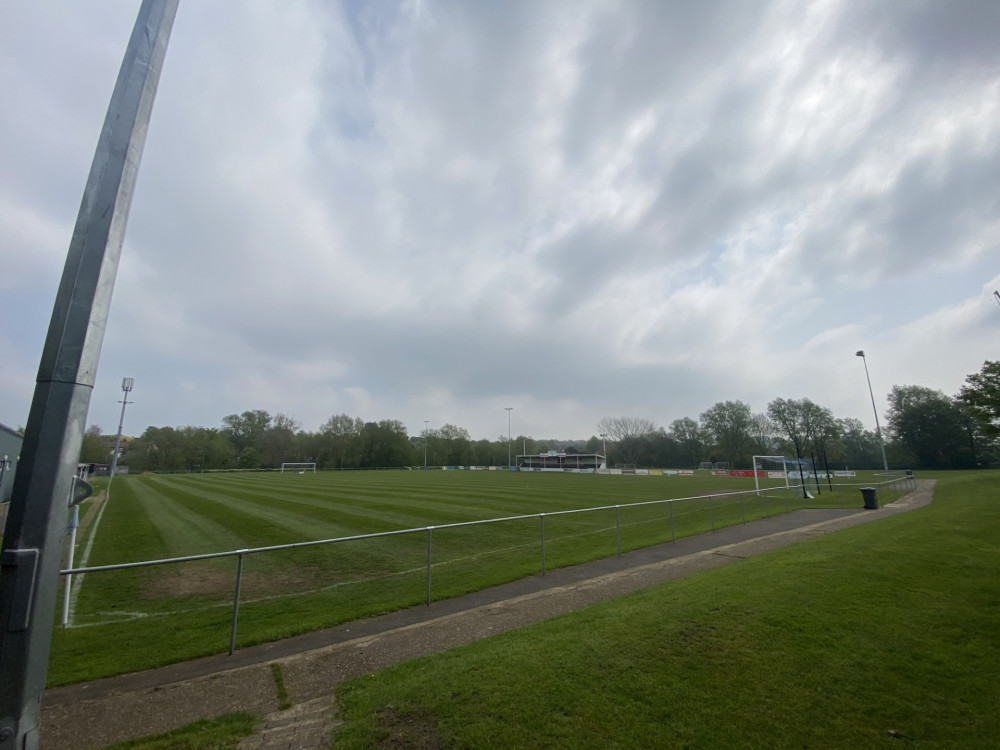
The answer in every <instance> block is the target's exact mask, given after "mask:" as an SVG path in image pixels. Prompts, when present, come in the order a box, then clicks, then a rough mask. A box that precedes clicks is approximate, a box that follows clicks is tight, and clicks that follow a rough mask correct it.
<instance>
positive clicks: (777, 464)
mask: <svg viewBox="0 0 1000 750" xmlns="http://www.w3.org/2000/svg"><path fill="white" fill-rule="evenodd" d="M798 466H799V462H798V461H796V460H795V459H794V458H785V457H784V456H754V457H753V482H754V487H755V488H756V490H757V494H758V495H759V494H761V492H762V491H763V492H769V491H775V490H782V491H784V492H788V491H789V490H791V488H792V487H794V486H796V485H798V484H800V481H799V475H798Z"/></svg>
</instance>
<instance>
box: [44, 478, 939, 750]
mask: <svg viewBox="0 0 1000 750" xmlns="http://www.w3.org/2000/svg"><path fill="white" fill-rule="evenodd" d="M933 488H934V482H933V481H928V480H922V481H920V482H919V483H918V486H917V489H916V490H915V491H914V492H911V493H909V494H908V495H906V496H904V497H903V498H901V499H900V500H898V501H896V502H895V503H891V504H889V505H885V506H882V507H880V508H879V509H878V510H860V509H851V510H801V511H795V512H793V513H788V514H783V515H781V516H775V517H772V518H769V519H764V520H761V521H753V522H751V523H748V524H745V525H740V526H731V527H726V528H723V529H719V530H718V531H716V532H713V533H709V534H704V535H702V536H699V537H685V538H682V539H678V540H677V541H676V542H674V543H666V544H662V545H657V546H656V547H650V548H646V549H642V550H635V551H634V552H629V553H626V554H623V555H621V556H616V557H612V558H606V559H604V560H595V561H593V562H590V563H586V564H583V565H578V566H574V567H572V568H560V569H557V570H553V571H549V572H548V573H547V574H546V575H545V576H533V577H531V578H527V579H523V580H521V581H515V582H513V583H510V584H504V585H503V586H497V587H494V588H492V589H488V590H485V591H480V592H475V593H473V594H469V595H466V596H463V597H458V598H456V599H449V600H445V601H440V602H434V603H432V604H431V605H430V606H420V607H413V608H410V609H407V610H402V611H400V612H393V613H390V614H387V615H383V616H380V617H373V618H370V619H367V620H361V621H357V622H352V623H345V624H344V625H341V626H339V627H336V628H330V629H328V630H324V631H318V632H316V633H308V634H305V635H302V636H298V637H296V638H289V639H286V640H283V641H278V642H275V643H268V644H261V645H259V646H253V647H250V648H246V649H242V650H240V651H237V652H236V654H234V655H233V656H231V657H230V656H225V655H219V656H211V657H206V658H203V659H197V660H194V661H190V662H184V663H182V664H175V665H171V666H169V667H164V668H161V669H155V670H149V671H146V672H139V673H134V674H130V675H122V676H120V677H114V678H109V679H105V680H96V681H93V682H87V683H80V684H77V685H70V686H67V687H63V688H55V689H53V690H49V691H46V693H45V696H44V698H43V701H42V748H43V750H56V749H57V748H58V749H59V750H90V749H91V748H100V747H104V746H106V745H108V744H111V743H114V742H119V741H122V740H125V739H132V738H134V737H139V736H144V735H149V734H156V733H160V732H165V731H168V730H170V729H173V728H176V727H179V726H183V725H185V724H188V723H191V722H193V721H197V720H199V719H209V718H214V717H216V716H220V715H222V714H224V713H228V712H231V711H238V710H244V711H251V712H253V713H256V714H258V715H261V716H265V715H267V716H268V717H269V719H270V720H271V723H272V724H277V725H282V726H284V725H285V724H287V722H284V721H282V719H281V718H280V717H281V714H280V713H279V712H278V696H277V690H276V687H275V684H274V678H273V675H272V673H271V669H270V666H269V665H270V664H271V663H273V662H280V663H281V665H282V670H283V674H284V682H285V687H286V690H287V692H288V697H289V699H290V700H291V702H292V703H293V704H295V706H299V705H300V704H304V703H307V702H314V701H315V702H316V703H314V704H313V705H314V706H316V707H317V710H325V709H323V708H322V704H323V700H322V699H324V698H326V699H327V700H328V703H327V705H328V706H329V705H332V693H333V691H334V690H335V688H336V687H337V685H339V684H340V683H341V682H343V681H344V680H345V679H349V678H351V677H355V676H360V675H364V674H369V673H371V672H374V671H376V670H378V669H382V668H384V667H386V666H390V665H392V664H396V663H399V662H402V661H406V660H408V659H412V658H415V657H417V656H422V655H425V654H431V653H437V652H439V651H443V650H445V649H448V648H451V647H454V646H458V645H462V644H464V643H469V642H472V641H474V640H478V639H480V638H485V637H488V636H490V635H494V634H497V633H502V632H505V631H508V630H513V629H515V628H518V627H521V626H523V625H527V624H530V623H533V622H538V621H540V620H544V619H548V618H550V617H555V616H558V615H561V614H566V613H568V612H572V611H575V610H578V609H581V608H583V607H586V606H589V605H591V604H595V603H597V602H601V601H605V600H607V599H611V598H614V597H618V596H622V595H624V594H627V593H630V592H632V591H637V590H639V589H642V588H646V587H649V586H653V585H656V584H658V583H662V582H665V581H669V580H673V579H676V578H680V577H682V576H685V575H690V574H691V573H695V572H699V571H701V570H708V569H710V568H714V567H718V566H720V565H725V564H727V563H729V562H734V561H736V560H739V559H742V558H745V557H748V556H751V555H755V554H760V553H762V552H766V551H768V550H771V549H776V548H778V547H782V546H786V545H788V544H792V543H794V542H796V541H800V540H803V539H807V538H810V537H814V536H818V535H822V534H829V533H832V532H834V531H839V530H841V529H844V528H849V527H851V526H856V525H858V524H861V523H867V522H870V521H874V520H877V519H879V518H885V517H887V516H889V515H894V514H897V513H900V512H905V511H908V510H912V509H914V508H917V507H920V506H923V505H926V504H928V503H929V502H930V501H931V499H932V497H933ZM295 706H293V709H292V710H295ZM303 721H306V719H303ZM283 731H285V733H286V734H287V730H283ZM317 746H319V745H317ZM247 747H249V745H248V746H247ZM254 747H261V748H266V747H269V745H268V744H266V743H264V744H261V743H260V742H256V743H255V744H254Z"/></svg>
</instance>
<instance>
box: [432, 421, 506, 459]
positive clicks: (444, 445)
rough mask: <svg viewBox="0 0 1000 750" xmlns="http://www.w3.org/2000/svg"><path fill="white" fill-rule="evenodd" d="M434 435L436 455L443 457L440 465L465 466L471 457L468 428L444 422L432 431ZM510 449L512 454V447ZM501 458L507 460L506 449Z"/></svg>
mask: <svg viewBox="0 0 1000 750" xmlns="http://www.w3.org/2000/svg"><path fill="white" fill-rule="evenodd" d="M434 437H435V440H434V443H436V444H437V447H438V450H439V453H438V455H440V456H441V457H442V459H443V460H442V461H441V465H445V466H467V465H468V464H469V462H470V459H471V457H472V442H471V437H470V435H469V431H468V430H466V429H465V428H464V427H457V426H455V425H453V424H445V425H441V427H440V428H439V429H437V430H435V431H434ZM432 444H433V443H432ZM511 451H512V453H511V455H512V456H513V447H512V448H511ZM503 460H504V461H505V462H506V461H507V452H506V450H505V451H504V454H503ZM511 460H513V458H512V459H511Z"/></svg>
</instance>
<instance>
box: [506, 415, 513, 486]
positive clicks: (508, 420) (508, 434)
mask: <svg viewBox="0 0 1000 750" xmlns="http://www.w3.org/2000/svg"><path fill="white" fill-rule="evenodd" d="M504 409H506V410H507V470H508V471H510V413H511V412H512V411H514V407H513V406H505V407H504Z"/></svg>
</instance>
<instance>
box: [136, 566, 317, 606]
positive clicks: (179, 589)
mask: <svg viewBox="0 0 1000 750" xmlns="http://www.w3.org/2000/svg"><path fill="white" fill-rule="evenodd" d="M317 580H318V577H317V575H316V573H315V571H313V570H309V569H297V570H282V571H248V570H244V571H243V580H242V582H241V584H240V597H241V598H245V599H250V598H254V597H259V596H271V595H275V594H289V593H294V592H296V591H302V592H306V591H309V590H311V589H314V588H316V587H317V585H318V583H317ZM235 589H236V565H235V564H232V565H231V566H222V565H218V564H214V565H213V564H211V563H182V564H179V565H166V566H161V567H160V569H159V570H157V571H156V573H155V574H154V575H153V576H152V577H151V579H150V581H149V583H148V584H147V585H146V587H145V591H146V596H147V598H149V599H162V598H170V597H191V596H194V597H198V596H202V597H204V596H219V595H222V596H226V597H232V595H233V592H234V591H235Z"/></svg>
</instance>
